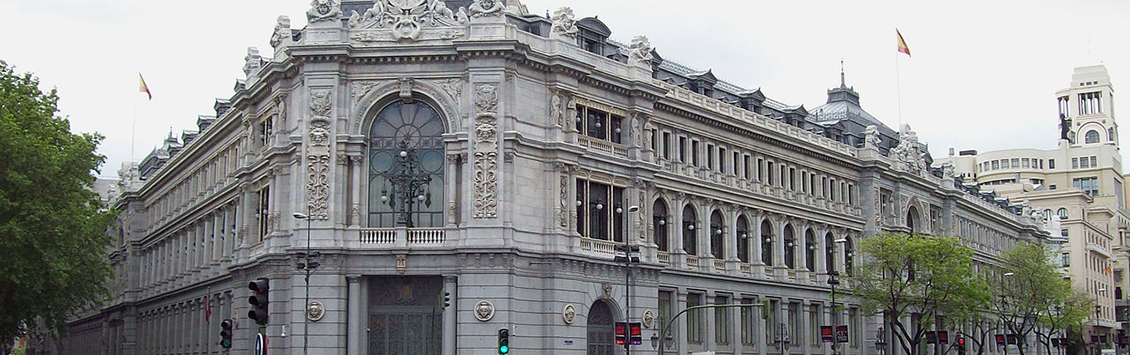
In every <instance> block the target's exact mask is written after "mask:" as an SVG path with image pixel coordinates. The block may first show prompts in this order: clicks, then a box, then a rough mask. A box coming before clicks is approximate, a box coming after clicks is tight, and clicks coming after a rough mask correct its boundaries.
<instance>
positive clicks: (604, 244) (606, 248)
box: [581, 238, 621, 257]
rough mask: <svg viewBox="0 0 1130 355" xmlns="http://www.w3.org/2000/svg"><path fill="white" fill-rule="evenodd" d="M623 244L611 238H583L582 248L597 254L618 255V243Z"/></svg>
mask: <svg viewBox="0 0 1130 355" xmlns="http://www.w3.org/2000/svg"><path fill="white" fill-rule="evenodd" d="M618 244H621V243H617V242H613V241H610V240H600V239H590V238H581V250H584V251H586V252H589V253H593V254H597V255H607V256H612V257H614V256H616V245H618Z"/></svg>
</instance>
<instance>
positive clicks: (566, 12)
mask: <svg viewBox="0 0 1130 355" xmlns="http://www.w3.org/2000/svg"><path fill="white" fill-rule="evenodd" d="M576 22H577V21H576V20H574V17H573V9H571V8H568V7H562V8H560V9H557V11H554V12H553V27H551V28H550V31H549V32H550V33H551V34H554V35H560V36H565V37H569V38H577V23H576Z"/></svg>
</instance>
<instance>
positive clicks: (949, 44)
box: [0, 0, 1130, 176]
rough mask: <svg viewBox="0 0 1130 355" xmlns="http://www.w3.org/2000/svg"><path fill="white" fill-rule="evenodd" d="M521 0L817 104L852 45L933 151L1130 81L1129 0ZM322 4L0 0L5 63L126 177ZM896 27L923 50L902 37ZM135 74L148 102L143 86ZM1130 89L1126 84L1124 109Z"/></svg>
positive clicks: (882, 109)
mask: <svg viewBox="0 0 1130 355" xmlns="http://www.w3.org/2000/svg"><path fill="white" fill-rule="evenodd" d="M523 3H524V4H525V5H526V6H527V7H528V8H529V10H530V12H532V13H535V14H542V15H544V14H545V13H546V12H547V11H550V12H552V10H555V9H557V8H559V7H562V6H569V7H571V8H573V11H574V13H575V14H576V16H577V18H583V17H589V16H598V17H599V19H600V20H602V21H603V22H604V23H605V24H607V25H608V26H609V28H610V29H611V30H612V39H614V40H617V41H620V42H624V43H627V42H629V41H630V40H631V38H632V37H633V36H635V35H639V34H642V35H646V36H648V37H649V38H650V40H651V44H652V46H653V47H655V48H656V50H657V51H658V52H659V53H660V54H661V55H662V56H663V58H665V59H667V60H672V61H676V62H679V63H681V64H684V65H687V66H689V67H692V68H695V69H700V70H706V69H712V70H713V71H714V74H715V75H716V76H718V77H719V78H720V79H722V80H726V81H729V82H731V83H734V84H736V85H739V86H742V87H745V88H761V90H762V92H763V93H765V94H766V95H767V96H768V97H770V98H773V99H775V100H777V101H781V102H784V103H786V104H790V105H793V104H804V105H805V107H806V108H813V107H816V106H819V105H821V104H823V103H824V102H825V100H826V99H827V97H826V95H827V93H826V90H827V89H829V88H833V87H836V86H839V83H840V60H841V59H843V61H844V68H845V70H846V74H847V84H848V85H849V86H853V87H854V88H855V90H856V91H858V92H859V93H860V95H861V103H862V105H863V108H864V109H865V110H867V111H868V112H870V113H871V114H873V115H875V116H876V117H878V118H879V119H881V120H882V121H883V122H885V123H886V124H887V125H889V126H891V127H892V128H895V129H897V127H898V125H899V122H900V116H901V122H903V123H909V124H911V126H912V128H913V129H914V130H915V131H917V132H918V136H919V138H920V140H921V141H923V142H925V143H927V144H929V145H930V150H931V152H932V153H933V155H934V156H935V157H942V156H946V155H947V154H948V152H947V151H948V148H949V147H955V148H957V149H958V150H962V149H977V150H980V151H988V150H996V149H1006V148H1041V149H1050V148H1054V147H1055V144H1056V139H1057V138H1058V128H1057V127H1056V125H1057V124H1058V119H1057V112H1056V101H1055V92H1056V90H1059V89H1062V88H1066V87H1067V86H1068V85H1069V84H1070V83H1069V82H1070V79H1071V73H1072V69H1073V68H1074V67H1077V66H1084V65H1093V64H1105V65H1106V67H1107V69H1108V71H1109V73H1110V75H1111V80H1112V82H1113V83H1114V85H1115V89H1117V88H1118V87H1119V85H1120V84H1122V83H1127V84H1128V85H1130V40H1128V38H1130V37H1128V35H1130V1H1114V0H1111V1H1099V0H1086V1H1070V2H1068V1H1044V0H1025V1H1012V0H1009V1H964V0H961V1H942V2H931V3H930V4H923V3H922V2H907V1H701V0H699V1H662V0H653V1H632V0H617V1H609V0H599V1H598V0H560V1H558V0H523ZM911 3H914V4H916V5H913V6H911V5H908V4H911ZM308 7H309V1H307V0H226V1H217V0H197V1H192V2H166V1H148V0H38V1H28V0H0V13H2V14H5V16H4V20H3V21H0V33H4V34H5V35H4V36H0V60H4V61H6V62H7V63H8V64H9V65H11V66H15V67H16V71H17V72H32V73H34V74H35V75H37V76H38V77H39V78H40V80H41V83H42V85H43V87H44V89H50V88H52V87H54V88H56V89H58V91H59V95H60V97H61V100H60V103H59V106H60V109H61V110H62V114H63V115H64V116H66V117H68V118H69V119H70V122H71V127H72V130H74V131H77V132H95V131H97V132H99V133H101V134H103V135H104V136H106V139H105V140H104V141H103V143H102V146H101V147H100V149H99V151H100V153H102V154H104V155H106V156H107V164H106V165H105V166H104V167H103V169H102V173H101V175H103V176H116V175H117V170H118V168H119V167H120V166H121V163H122V162H124V161H129V160H131V159H132V160H140V159H141V158H143V157H144V156H145V155H146V154H148V153H149V152H150V151H152V150H153V149H154V148H156V147H158V146H159V145H160V144H161V141H162V140H163V139H164V138H165V137H166V136H167V135H168V134H169V131H170V128H171V129H172V130H173V131H174V132H175V134H177V135H178V136H179V134H180V132H181V131H182V130H186V129H196V118H197V115H211V114H214V111H213V109H212V104H213V103H214V100H215V98H217V97H223V98H228V97H230V96H231V94H232V88H233V87H234V85H235V81H236V79H240V78H243V76H244V75H243V71H242V66H243V57H244V55H245V54H246V52H247V47H249V46H255V47H258V48H259V49H260V51H261V52H262V53H263V54H264V55H269V52H270V51H271V49H270V45H269V44H268V40H269V39H270V35H271V31H272V30H273V28H274V24H275V19H276V18H277V17H278V16H279V15H287V16H290V18H291V21H292V27H294V28H301V27H303V26H305V24H306V19H305V15H304V14H305V11H306V9H307V8H308ZM895 28H898V29H899V30H900V31H901V32H902V35H903V37H904V38H905V39H906V41H907V44H908V45H909V47H910V50H911V53H912V54H913V57H907V56H905V55H902V54H898V53H897V52H896V45H895ZM138 72H141V73H142V74H143V75H145V80H146V82H147V83H148V84H149V88H150V90H151V91H152V93H153V99H152V101H149V100H147V99H146V98H145V95H144V94H141V93H139V92H138V89H137V73H138ZM900 88H901V90H900ZM1116 93H1117V91H1116ZM900 96H901V100H900ZM900 102H901V104H900ZM1127 102H1128V100H1127V99H1125V95H1115V102H1114V107H1115V108H1116V109H1118V108H1121V107H1124V104H1126V103H1127ZM900 107H901V110H900ZM900 111H901V115H900ZM1116 113H1117V111H1116ZM135 118H136V120H135ZM135 121H136V124H135V125H134V124H133V122H135ZM131 127H135V128H131ZM134 131H136V133H131V132H134ZM131 137H133V138H132V139H131ZM131 141H133V142H134V143H133V147H134V148H133V149H132V153H131Z"/></svg>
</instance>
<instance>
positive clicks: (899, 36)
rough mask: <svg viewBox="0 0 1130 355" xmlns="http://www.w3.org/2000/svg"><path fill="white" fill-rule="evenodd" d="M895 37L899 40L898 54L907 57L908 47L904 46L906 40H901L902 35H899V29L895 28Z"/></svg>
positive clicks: (908, 54) (908, 53)
mask: <svg viewBox="0 0 1130 355" xmlns="http://www.w3.org/2000/svg"><path fill="white" fill-rule="evenodd" d="M895 35H896V36H898V39H899V52H903V53H906V56H907V57H909V56H910V47H907V46H906V40H904V39H902V33H899V29H897V28H896V29H895Z"/></svg>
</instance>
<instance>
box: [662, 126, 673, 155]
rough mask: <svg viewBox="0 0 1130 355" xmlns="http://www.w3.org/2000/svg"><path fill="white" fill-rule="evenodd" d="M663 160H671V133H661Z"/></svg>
mask: <svg viewBox="0 0 1130 355" xmlns="http://www.w3.org/2000/svg"><path fill="white" fill-rule="evenodd" d="M663 159H671V133H668V132H663Z"/></svg>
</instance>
